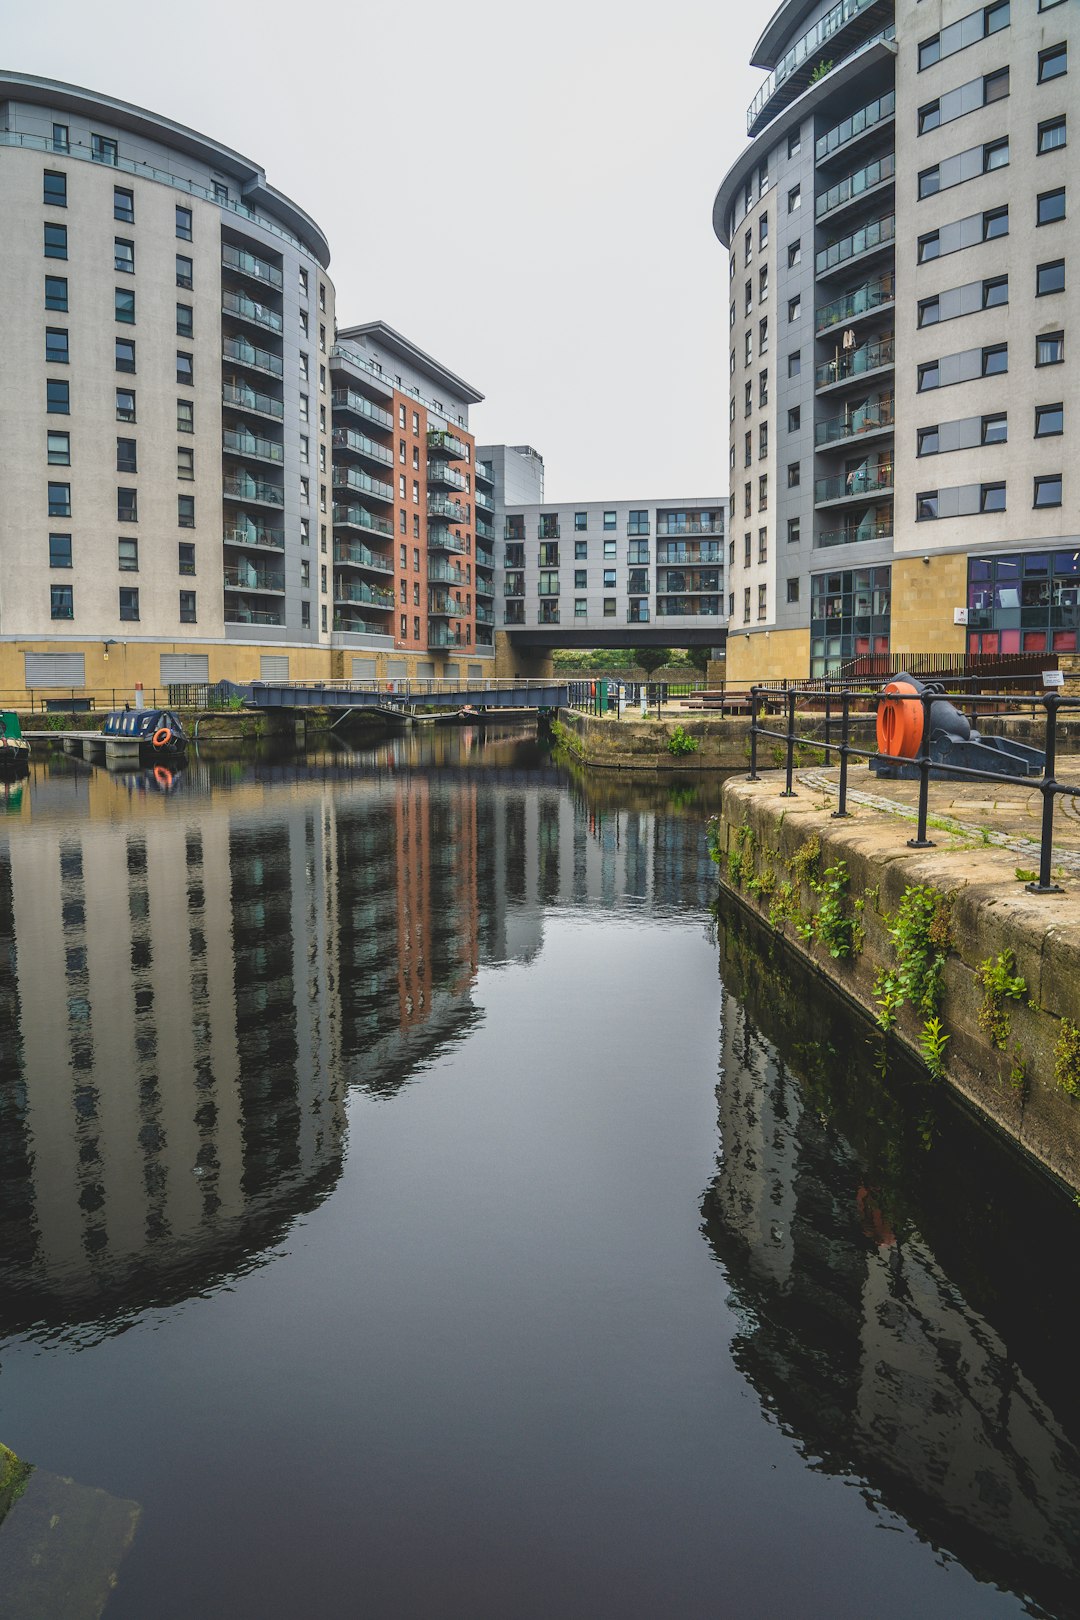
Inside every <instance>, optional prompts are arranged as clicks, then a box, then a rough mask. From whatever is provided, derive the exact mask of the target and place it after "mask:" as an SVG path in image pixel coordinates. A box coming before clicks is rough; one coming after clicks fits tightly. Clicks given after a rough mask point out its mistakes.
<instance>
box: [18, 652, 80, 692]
mask: <svg viewBox="0 0 1080 1620" xmlns="http://www.w3.org/2000/svg"><path fill="white" fill-rule="evenodd" d="M23 658H24V660H25V663H24V673H23V679H24V680H25V682H26V685H27V686H28V687H30V686H85V685H86V655H85V653H32V652H28V653H23Z"/></svg>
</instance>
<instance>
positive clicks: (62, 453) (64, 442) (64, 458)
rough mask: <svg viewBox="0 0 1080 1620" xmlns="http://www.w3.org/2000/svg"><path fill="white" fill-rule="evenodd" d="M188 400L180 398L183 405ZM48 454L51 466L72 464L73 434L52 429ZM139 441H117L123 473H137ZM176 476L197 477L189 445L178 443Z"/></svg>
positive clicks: (120, 466)
mask: <svg viewBox="0 0 1080 1620" xmlns="http://www.w3.org/2000/svg"><path fill="white" fill-rule="evenodd" d="M185 403H186V401H184V400H180V401H178V404H180V405H183V404H185ZM45 442H46V455H47V460H48V463H49V466H50V467H70V466H71V434H70V433H66V432H56V431H55V430H52V429H50V430H49V432H48V433H47V434H46V436H45ZM138 450H139V447H138V441H137V440H136V439H120V438H118V439H117V441H116V470H117V472H122V473H137V472H138V470H139V466H138V460H139V455H138ZM176 476H177V478H182V479H184V480H186V481H190V480H191V479H193V478H194V477H195V452H194V450H193V449H191V448H190V447H189V446H188V445H183V444H178V445H177V447H176Z"/></svg>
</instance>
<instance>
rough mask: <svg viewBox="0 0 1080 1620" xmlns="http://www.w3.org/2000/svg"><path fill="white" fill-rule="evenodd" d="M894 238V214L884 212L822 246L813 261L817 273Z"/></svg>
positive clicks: (837, 265) (843, 262) (886, 244)
mask: <svg viewBox="0 0 1080 1620" xmlns="http://www.w3.org/2000/svg"><path fill="white" fill-rule="evenodd" d="M895 240H896V216H895V214H884V215H883V216H882V217H881V219H873V220H871V221H870V223H869V224H867V225H862V226H860V228H859V229H858V230H857V231H853V232H852V233H851V235H850V236H842V237H841V238H840V240H839V241H837V242H830V243H829V246H828V247H824V248H822V250H821V252H820V253H819V254H818V255H817V258H816V259H815V261H814V264H815V268H816V271H817V274H818V275H819V276H823V275H826V274H827V273H828V272H829V271H830V270H836V269H838V268H839V266H840V265H842V264H846V263H847V262H848V260H849V259H857V258H858V257H859V256H860V255H861V254H863V253H872V252H874V250H875V249H877V248H881V247H887V246H888V245H889V244H890V243H892V242H894V241H895Z"/></svg>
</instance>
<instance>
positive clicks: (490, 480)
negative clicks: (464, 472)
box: [476, 461, 495, 489]
mask: <svg viewBox="0 0 1080 1620" xmlns="http://www.w3.org/2000/svg"><path fill="white" fill-rule="evenodd" d="M476 481H477V483H480V484H490V485H491V487H492V489H494V488H495V475H494V473H493V472H492V469H491V462H490V461H478V462H477V463H476Z"/></svg>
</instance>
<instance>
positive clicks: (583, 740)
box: [557, 709, 747, 776]
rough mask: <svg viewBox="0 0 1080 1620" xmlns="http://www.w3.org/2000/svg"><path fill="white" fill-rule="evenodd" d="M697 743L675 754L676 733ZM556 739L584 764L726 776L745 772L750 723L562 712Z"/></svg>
mask: <svg viewBox="0 0 1080 1620" xmlns="http://www.w3.org/2000/svg"><path fill="white" fill-rule="evenodd" d="M677 729H678V730H681V732H682V733H683V734H684V735H685V736H687V737H689V738H690V739H691V741H692V742H693V744H694V745H695V746H694V748H693V750H692V752H689V753H677V754H673V753H672V751H671V747H670V744H671V739H672V736H673V735H674V733H675V731H676V730H677ZM557 736H558V739H559V741H560V742H562V743H563V744H564V745H565V746H566V747H567V748H569V750H570V751H571V753H572V754H574V755H575V756H576V757H577V758H578V759H579V760H580V761H581V763H582V764H583V765H594V766H597V767H600V768H603V769H606V770H615V771H675V772H677V773H678V774H679V775H680V776H683V775H686V774H688V773H689V774H691V775H692V774H694V773H695V772H727V771H737V770H745V769H746V759H747V742H746V739H747V722H746V719H745V717H743V718H742V719H730V720H729V719H723V720H722V719H720V717H719V716H718V715H701V714H700V713H697V712H694V711H692V710H691V711H687V712H685V713H680V712H679V711H678V710H677V709H669V710H666V711H665V713H664V715H663V717H662V718H661V719H659V720H656V719H648V720H641V719H635V720H631V719H629V718H623V719H622V720H617V719H616V718H615V716H614V715H610V714H609V715H592V714H579V713H578V712H577V710H576V709H560V710H559V730H558V732H557Z"/></svg>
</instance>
